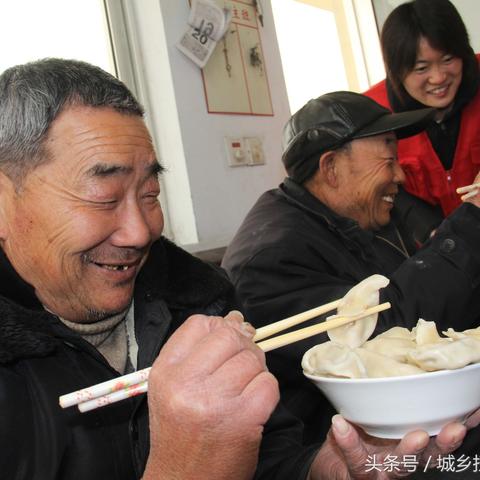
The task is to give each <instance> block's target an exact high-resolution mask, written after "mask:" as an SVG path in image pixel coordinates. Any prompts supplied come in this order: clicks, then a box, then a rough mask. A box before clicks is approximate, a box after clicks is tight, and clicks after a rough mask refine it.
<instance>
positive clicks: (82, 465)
mask: <svg viewBox="0 0 480 480" xmlns="http://www.w3.org/2000/svg"><path fill="white" fill-rule="evenodd" d="M134 298H135V333H136V336H137V341H138V345H139V354H138V368H139V369H140V368H145V367H147V366H150V365H151V364H152V363H153V360H154V359H155V358H156V356H157V355H158V353H159V351H160V348H161V347H162V345H163V344H164V343H165V341H166V339H167V338H168V337H169V336H170V335H171V333H172V332H173V331H174V330H175V329H176V328H177V327H178V326H179V325H180V324H181V323H182V322H183V321H184V320H185V319H186V318H187V317H188V316H190V315H191V314H193V313H205V314H214V315H225V314H226V313H227V312H228V311H230V310H231V309H232V308H233V307H234V306H235V299H234V292H233V289H232V286H231V284H230V282H228V281H227V280H226V278H225V277H224V276H223V275H222V274H220V273H219V271H218V270H217V269H215V268H214V267H212V266H210V265H207V264H205V263H203V262H201V261H199V260H198V259H196V258H194V257H192V256H190V255H189V254H187V253H186V252H184V251H183V250H181V249H179V248H178V247H176V246H175V245H173V244H172V243H170V242H168V241H167V240H165V239H162V240H160V241H158V242H156V244H154V246H153V247H152V251H151V253H150V256H149V258H148V260H147V262H146V264H145V265H144V267H143V269H142V271H141V272H140V274H139V277H138V279H137V282H136V286H135V297H134ZM0 318H1V322H0V427H1V431H2V434H1V436H0V451H1V452H2V454H1V455H0V478H2V479H5V480H7V479H8V480H60V479H61V480H76V479H78V480H100V479H102V480H105V479H108V480H127V479H128V480H133V479H138V478H140V477H141V475H142V472H143V469H144V466H145V461H146V458H147V456H148V449H149V432H148V412H147V402H146V396H145V395H143V396H140V397H135V398H131V399H128V400H124V401H122V402H118V403H116V404H113V405H110V406H108V407H105V408H100V409H97V410H94V411H92V412H88V413H83V414H82V413H80V412H79V411H78V410H77V409H76V408H75V407H72V408H68V409H65V410H62V409H61V408H60V407H59V404H58V397H59V395H61V394H64V393H68V392H72V391H75V390H78V389H79V388H83V387H86V386H90V385H93V384H96V383H99V382H102V381H105V380H108V379H111V378H115V377H118V376H119V373H118V372H116V371H115V370H114V369H112V368H111V367H110V366H109V364H108V363H107V361H106V360H105V359H104V358H103V356H102V355H101V354H100V353H99V352H98V351H97V350H96V349H95V348H94V347H92V346H91V345H90V344H89V343H88V342H86V341H85V340H83V339H82V338H81V337H79V336H78V335H77V334H76V333H74V332H72V331H70V330H69V329H68V328H67V327H65V326H64V325H63V324H62V323H61V322H60V321H59V320H58V318H57V317H55V316H54V315H51V314H49V313H47V312H46V311H44V310H43V308H42V306H41V305H40V304H39V302H38V300H37V298H36V296H35V294H34V291H33V289H32V287H31V286H30V285H28V284H26V283H25V282H23V280H22V279H21V278H20V277H19V276H18V275H17V274H16V272H15V271H14V270H13V268H12V266H11V265H10V263H9V262H8V260H7V259H6V257H5V256H4V254H3V252H2V251H1V250H0ZM299 438H301V427H299V424H298V422H296V421H295V420H294V419H292V417H291V416H289V415H287V414H285V412H283V413H282V411H281V410H280V408H279V409H278V410H277V411H276V413H275V414H274V415H273V416H272V419H271V420H270V422H269V424H268V425H267V426H266V434H265V440H264V442H263V444H262V460H261V462H260V465H259V468H258V472H257V475H258V477H257V478H259V479H266V478H272V479H290V478H298V479H304V478H306V474H307V471H308V468H309V464H310V462H311V459H312V456H313V454H314V453H315V449H316V448H315V447H313V448H310V449H303V448H301V447H300V444H299Z"/></svg>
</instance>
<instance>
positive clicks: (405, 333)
mask: <svg viewBox="0 0 480 480" xmlns="http://www.w3.org/2000/svg"><path fill="white" fill-rule="evenodd" d="M375 338H403V339H406V340H412V341H415V335H414V334H413V333H412V332H411V331H410V330H409V329H408V328H405V327H392V328H390V329H388V330H386V331H385V332H382V333H379V334H378V335H377V336H376V337H375Z"/></svg>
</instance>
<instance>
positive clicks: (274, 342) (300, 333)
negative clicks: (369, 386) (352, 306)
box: [257, 302, 391, 352]
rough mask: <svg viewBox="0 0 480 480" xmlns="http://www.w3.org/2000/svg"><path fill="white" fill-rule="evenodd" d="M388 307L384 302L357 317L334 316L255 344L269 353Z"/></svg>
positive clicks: (388, 304)
mask: <svg viewBox="0 0 480 480" xmlns="http://www.w3.org/2000/svg"><path fill="white" fill-rule="evenodd" d="M390 307H391V305H390V303H389V302H385V303H381V304H380V305H375V306H374V307H372V308H367V309H366V310H364V311H363V312H361V313H359V314H358V315H345V316H340V315H339V316H336V315H335V317H334V318H332V319H331V320H326V321H325V322H321V323H318V324H317V325H312V326H310V327H305V328H301V329H300V330H295V331H294V332H289V333H285V334H284V335H279V336H278V337H273V338H269V339H268V340H264V341H263V342H260V343H257V345H258V346H259V347H260V348H261V349H262V350H263V351H264V352H270V351H271V350H275V349H276V348H280V347H284V346H285V345H290V344H291V343H294V342H298V341H300V340H304V339H305V338H308V337H312V336H313V335H318V334H319V333H322V332H326V331H327V330H331V329H333V328H337V327H341V326H342V325H347V324H348V323H351V322H355V321H356V320H360V319H362V318H365V317H368V316H369V315H373V314H374V313H378V312H381V311H383V310H388V309H389V308H390Z"/></svg>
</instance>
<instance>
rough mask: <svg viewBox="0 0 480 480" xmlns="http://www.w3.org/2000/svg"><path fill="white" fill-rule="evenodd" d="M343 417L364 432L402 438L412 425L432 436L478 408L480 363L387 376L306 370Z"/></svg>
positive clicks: (479, 405)
mask: <svg viewBox="0 0 480 480" xmlns="http://www.w3.org/2000/svg"><path fill="white" fill-rule="evenodd" d="M304 374H305V376H306V377H307V378H309V379H310V380H311V381H312V382H313V383H314V384H315V385H316V386H317V387H318V388H319V389H320V390H321V391H322V392H323V393H324V394H325V396H326V397H327V398H328V399H329V400H330V402H331V403H332V404H333V406H334V407H335V408H336V409H337V411H338V412H339V413H340V414H341V415H342V416H343V417H344V418H346V419H347V420H349V421H350V422H352V423H355V424H356V425H358V426H360V427H362V428H363V429H364V430H365V431H366V432H367V433H368V434H370V435H372V436H375V437H381V438H402V437H403V436H404V435H405V434H406V433H408V432H411V431H413V430H418V429H421V430H425V431H426V432H428V433H429V434H430V435H436V434H437V433H438V432H439V431H440V430H441V428H442V427H443V426H445V425H446V424H447V423H449V422H452V421H454V420H456V421H463V420H464V419H465V418H466V417H467V416H468V415H469V414H470V413H472V412H473V411H475V410H476V409H477V408H479V407H480V364H479V363H476V364H473V365H468V366H466V367H464V368H460V369H458V370H441V371H437V372H429V373H424V374H420V375H410V376H405V377H386V378H359V379H346V378H329V377H319V376H315V375H309V374H307V373H304Z"/></svg>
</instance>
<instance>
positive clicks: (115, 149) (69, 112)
mask: <svg viewBox="0 0 480 480" xmlns="http://www.w3.org/2000/svg"><path fill="white" fill-rule="evenodd" d="M46 149H47V153H48V155H49V157H50V160H52V161H53V162H61V163H62V164H63V165H64V168H67V166H68V165H69V164H70V167H72V168H74V169H75V170H78V169H83V168H91V167H92V164H95V163H100V164H102V165H108V164H110V163H112V164H119V165H124V166H125V167H128V168H134V167H135V166H136V164H137V163H139V166H141V165H144V166H145V165H147V164H153V163H155V164H156V163H157V161H156V158H155V152H154V148H153V144H152V139H151V137H150V134H149V132H148V130H147V127H146V125H145V122H144V121H143V118H142V117H140V116H134V115H127V114H123V113H120V112H118V111H116V110H114V109H111V108H104V107H102V108H92V107H83V106H82V107H78V106H75V107H70V108H67V109H66V110H65V111H63V112H61V113H60V114H59V115H58V117H57V118H56V119H55V121H54V122H53V123H52V126H51V129H50V131H49V134H48V137H47V140H46Z"/></svg>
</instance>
